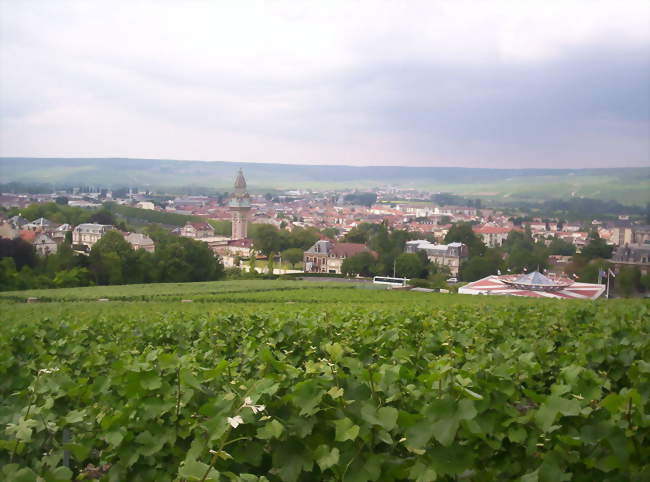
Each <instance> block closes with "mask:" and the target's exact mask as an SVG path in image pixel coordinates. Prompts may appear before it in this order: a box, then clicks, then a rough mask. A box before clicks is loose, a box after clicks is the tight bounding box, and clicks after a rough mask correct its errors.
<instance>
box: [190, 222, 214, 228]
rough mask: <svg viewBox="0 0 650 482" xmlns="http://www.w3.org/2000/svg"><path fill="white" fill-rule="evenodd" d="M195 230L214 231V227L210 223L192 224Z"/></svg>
mask: <svg viewBox="0 0 650 482" xmlns="http://www.w3.org/2000/svg"><path fill="white" fill-rule="evenodd" d="M190 224H191V225H192V227H194V229H199V230H204V229H207V230H211V229H213V228H212V226H211V225H210V224H208V223H190Z"/></svg>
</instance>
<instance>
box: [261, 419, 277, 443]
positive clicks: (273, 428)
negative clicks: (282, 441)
mask: <svg viewBox="0 0 650 482" xmlns="http://www.w3.org/2000/svg"><path fill="white" fill-rule="evenodd" d="M283 430H284V427H283V426H282V424H281V423H280V422H278V421H277V420H271V421H270V422H269V423H267V424H266V425H264V426H263V427H260V428H259V429H258V430H257V438H260V439H262V440H270V439H273V438H280V435H282V431H283Z"/></svg>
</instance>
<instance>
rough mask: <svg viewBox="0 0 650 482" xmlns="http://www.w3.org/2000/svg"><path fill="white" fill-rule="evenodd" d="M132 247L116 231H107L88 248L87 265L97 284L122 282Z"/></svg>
mask: <svg viewBox="0 0 650 482" xmlns="http://www.w3.org/2000/svg"><path fill="white" fill-rule="evenodd" d="M132 253H133V247H132V246H131V245H130V244H129V243H128V242H127V241H126V240H125V239H124V237H123V236H122V235H121V234H120V233H119V232H117V231H109V232H107V233H106V234H104V236H102V238H101V239H100V240H99V241H97V242H96V243H95V244H94V245H93V247H92V249H91V250H90V256H89V265H90V272H91V273H92V275H93V279H94V281H95V283H97V284H98V285H107V284H110V285H115V284H123V283H124V282H125V278H124V266H125V265H126V262H127V259H129V258H130V257H131V254H132Z"/></svg>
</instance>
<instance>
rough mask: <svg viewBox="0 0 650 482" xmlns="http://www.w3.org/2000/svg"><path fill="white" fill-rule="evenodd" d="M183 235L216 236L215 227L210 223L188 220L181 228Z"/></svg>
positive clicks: (193, 236)
mask: <svg viewBox="0 0 650 482" xmlns="http://www.w3.org/2000/svg"><path fill="white" fill-rule="evenodd" d="M181 236H184V237H186V238H193V239H200V238H210V237H213V236H214V228H213V227H212V226H211V225H210V224H209V223H191V222H189V221H188V222H187V223H186V224H185V226H183V227H182V228H181Z"/></svg>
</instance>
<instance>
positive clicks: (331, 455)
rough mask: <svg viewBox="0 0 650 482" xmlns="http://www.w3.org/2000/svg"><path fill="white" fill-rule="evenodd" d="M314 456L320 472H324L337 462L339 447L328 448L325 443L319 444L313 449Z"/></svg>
mask: <svg viewBox="0 0 650 482" xmlns="http://www.w3.org/2000/svg"><path fill="white" fill-rule="evenodd" d="M314 458H315V459H316V463H317V464H318V466H319V467H320V470H321V472H325V471H326V470H327V469H329V468H330V467H332V466H334V465H336V464H338V462H339V449H337V448H336V447H334V448H333V449H331V450H330V448H329V446H327V445H319V446H318V448H316V450H315V451H314Z"/></svg>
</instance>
